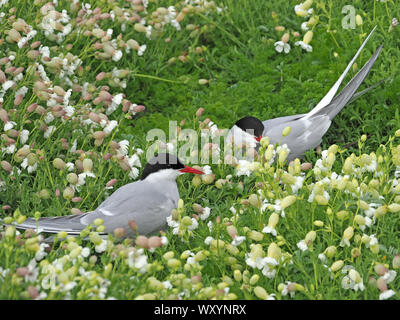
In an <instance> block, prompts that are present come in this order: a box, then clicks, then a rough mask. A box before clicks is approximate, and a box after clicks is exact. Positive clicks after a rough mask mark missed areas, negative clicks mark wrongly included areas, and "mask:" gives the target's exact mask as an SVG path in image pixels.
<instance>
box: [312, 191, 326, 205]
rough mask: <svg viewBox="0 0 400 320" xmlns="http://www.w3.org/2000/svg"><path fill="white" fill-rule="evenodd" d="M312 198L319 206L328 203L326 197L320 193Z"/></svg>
mask: <svg viewBox="0 0 400 320" xmlns="http://www.w3.org/2000/svg"><path fill="white" fill-rule="evenodd" d="M314 199H315V201H316V202H317V203H318V204H319V205H321V206H326V205H328V199H327V198H325V197H324V196H322V195H320V194H317V195H316V196H315V198H314Z"/></svg>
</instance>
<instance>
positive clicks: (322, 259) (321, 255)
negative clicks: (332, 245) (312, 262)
mask: <svg viewBox="0 0 400 320" xmlns="http://www.w3.org/2000/svg"><path fill="white" fill-rule="evenodd" d="M318 259H319V260H321V261H322V262H324V263H325V262H326V261H327V259H326V256H325V255H324V254H323V253H320V254H319V255H318Z"/></svg>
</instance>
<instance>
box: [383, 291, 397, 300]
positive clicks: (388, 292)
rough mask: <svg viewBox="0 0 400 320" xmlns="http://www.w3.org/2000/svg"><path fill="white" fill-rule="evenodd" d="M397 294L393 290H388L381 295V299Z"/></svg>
mask: <svg viewBox="0 0 400 320" xmlns="http://www.w3.org/2000/svg"><path fill="white" fill-rule="evenodd" d="M395 294H396V292H394V291H393V290H386V291H384V292H382V293H381V294H380V295H379V300H387V299H389V298H391V297H393V296H394V295H395Z"/></svg>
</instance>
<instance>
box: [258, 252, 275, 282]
mask: <svg viewBox="0 0 400 320" xmlns="http://www.w3.org/2000/svg"><path fill="white" fill-rule="evenodd" d="M262 263H263V269H262V271H261V272H262V274H263V275H265V276H266V277H267V278H269V279H272V278H274V277H275V274H276V269H275V268H274V267H275V266H277V265H278V264H279V263H278V261H276V260H275V259H274V258H270V257H265V258H263V259H262Z"/></svg>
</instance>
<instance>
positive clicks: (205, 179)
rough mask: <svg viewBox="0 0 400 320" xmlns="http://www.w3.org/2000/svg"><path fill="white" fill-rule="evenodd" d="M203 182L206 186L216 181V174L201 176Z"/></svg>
mask: <svg viewBox="0 0 400 320" xmlns="http://www.w3.org/2000/svg"><path fill="white" fill-rule="evenodd" d="M201 180H202V181H203V183H204V184H211V183H213V182H214V180H215V174H213V173H210V174H203V175H202V176H201Z"/></svg>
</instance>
